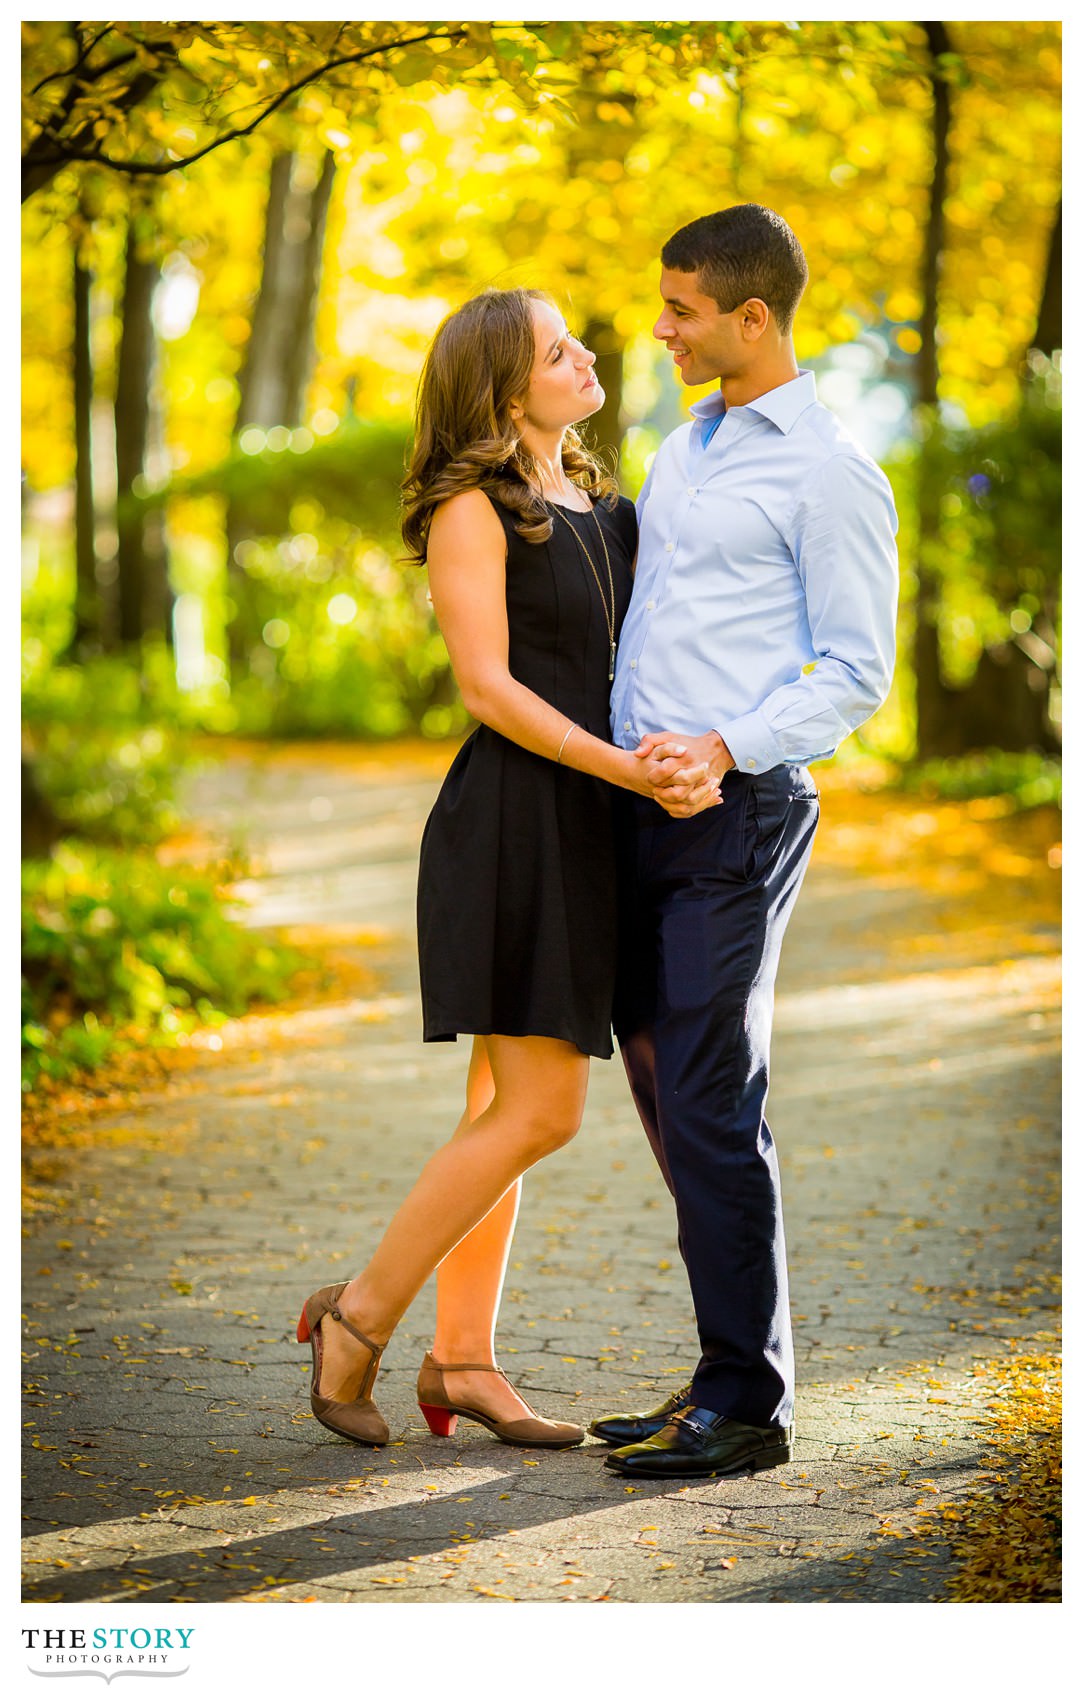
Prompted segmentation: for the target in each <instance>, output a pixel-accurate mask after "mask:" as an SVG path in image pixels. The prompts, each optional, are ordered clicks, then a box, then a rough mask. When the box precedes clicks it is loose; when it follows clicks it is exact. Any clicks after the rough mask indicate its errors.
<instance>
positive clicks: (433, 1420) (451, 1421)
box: [418, 1400, 459, 1438]
mask: <svg viewBox="0 0 1083 1700" xmlns="http://www.w3.org/2000/svg"><path fill="white" fill-rule="evenodd" d="M418 1404H419V1408H420V1410H421V1415H422V1416H423V1417H424V1419H425V1421H426V1422H427V1423H428V1425H429V1433H430V1434H438V1435H442V1436H444V1437H445V1438H446V1437H447V1436H449V1435H452V1434H454V1433H455V1425H456V1423H457V1422H458V1420H459V1413H458V1412H457V1411H448V1410H446V1409H445V1408H444V1406H443V1405H422V1404H421V1403H420V1400H419V1401H418Z"/></svg>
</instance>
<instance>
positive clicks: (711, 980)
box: [614, 766, 819, 1426]
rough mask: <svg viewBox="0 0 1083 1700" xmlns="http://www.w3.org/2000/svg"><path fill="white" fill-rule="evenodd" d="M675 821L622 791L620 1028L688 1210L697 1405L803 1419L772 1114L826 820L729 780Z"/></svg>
mask: <svg viewBox="0 0 1083 1700" xmlns="http://www.w3.org/2000/svg"><path fill="white" fill-rule="evenodd" d="M722 799H723V801H722V806H721V808H714V809H705V810H704V811H703V812H702V813H701V814H698V815H695V816H693V817H692V818H691V819H690V820H674V819H672V818H671V817H670V816H669V815H667V814H666V813H665V812H664V810H663V809H661V808H660V807H659V806H658V804H657V803H654V802H651V801H650V800H649V799H647V798H643V797H636V796H631V795H627V794H622V797H621V813H620V816H619V830H618V846H619V852H618V866H619V870H620V916H621V920H620V963H619V971H618V980H617V994H616V1005H615V1010H614V1027H615V1029H616V1034H617V1038H618V1040H619V1042H620V1047H621V1054H622V1056H623V1058H624V1065H625V1068H626V1070H627V1073H628V1080H629V1083H630V1085H631V1088H632V1095H633V1098H634V1099H635V1104H636V1108H637V1109H638V1111H639V1115H640V1118H641V1120H642V1122H643V1126H644V1128H645V1130H646V1133H647V1138H648V1139H649V1140H650V1143H651V1146H652V1148H653V1151H654V1154H655V1157H656V1158H657V1160H658V1164H659V1167H660V1168H661V1171H662V1174H663V1176H664V1178H665V1181H666V1184H667V1186H668V1187H669V1190H670V1192H671V1193H672V1194H673V1197H674V1200H675V1202H676V1207H677V1230H678V1245H679V1247H680V1252H681V1256H682V1258H683V1259H684V1263H685V1267H686V1269H687V1271H688V1281H689V1285H690V1287H691V1290H692V1302H693V1305H694V1308H695V1315H696V1324H697V1328H698V1331H699V1341H700V1351H701V1353H702V1356H701V1358H700V1361H699V1364H698V1365H697V1368H696V1372H695V1376H694V1378H693V1382H692V1403H693V1404H695V1405H704V1406H706V1407H707V1409H708V1410H712V1411H718V1412H721V1413H722V1414H723V1415H725V1416H728V1417H733V1418H736V1419H737V1420H738V1421H740V1422H746V1423H755V1424H759V1425H762V1426H767V1425H771V1424H778V1425H785V1424H788V1423H790V1422H791V1421H792V1420H793V1383H794V1370H793V1338H792V1334H791V1329H790V1311H789V1291H788V1286H787V1279H786V1247H785V1240H784V1237H783V1228H782V1194H781V1188H780V1185H779V1172H778V1159H777V1156H776V1153H775V1147H774V1142H773V1141H772V1138H771V1130H770V1128H769V1127H768V1125H767V1120H766V1117H765V1113H764V1112H765V1106H766V1100H767V1086H768V1074H769V1052H770V1042H771V1020H772V1015H773V1011H774V987H775V974H776V971H777V968H778V959H779V952H780V949H781V946H782V937H783V933H784V932H785V929H786V923H787V921H788V920H789V917H790V914H791V912H792V910H793V906H794V902H795V900H796V898H797V893H798V891H799V890H800V886H801V881H802V879H803V877H804V874H805V869H806V867H807V865H808V860H809V855H810V853H811V850H812V841H813V837H814V836H815V832H816V823H817V821H818V819H819V802H818V800H817V793H816V788H815V785H814V784H813V781H812V778H811V776H810V774H809V772H808V769H807V768H804V767H789V766H781V767H777V768H772V769H770V770H769V771H768V772H766V773H763V774H758V775H756V776H752V775H749V774H746V773H740V772H738V771H737V770H736V769H731V770H730V772H729V773H727V774H726V776H725V778H724V779H723V781H722Z"/></svg>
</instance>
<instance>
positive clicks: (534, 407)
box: [516, 301, 605, 433]
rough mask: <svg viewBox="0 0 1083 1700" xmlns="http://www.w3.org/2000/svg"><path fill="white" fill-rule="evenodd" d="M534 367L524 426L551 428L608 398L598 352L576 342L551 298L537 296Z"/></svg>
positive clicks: (575, 420)
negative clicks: (596, 372) (597, 372)
mask: <svg viewBox="0 0 1083 1700" xmlns="http://www.w3.org/2000/svg"><path fill="white" fill-rule="evenodd" d="M531 308H532V310H533V314H534V369H533V371H532V372H531V374H530V384H529V386H528V388H527V392H526V395H525V396H524V397H523V398H522V400H521V402H520V404H519V405H520V407H521V409H522V412H521V413H520V414H517V416H516V417H517V422H518V423H519V425H520V427H522V426H524V425H526V426H529V427H532V428H533V429H534V430H535V431H540V432H545V433H551V432H554V431H562V430H564V429H565V427H567V426H568V425H575V424H577V423H578V422H579V420H580V419H589V417H590V415H591V414H592V413H597V411H598V409H599V408H600V407H601V405H602V403H603V402H604V401H605V391H604V390H603V388H602V386H601V384H600V383H599V382H598V380H597V378H596V377H595V376H594V371H593V367H594V355H593V354H591V352H590V350H589V349H586V348H584V347H583V344H582V343H581V342H577V341H576V339H575V337H573V336H572V335H571V334H570V332H569V330H568V327H567V325H566V324H565V323H564V319H563V316H562V315H561V314H560V313H558V312H557V310H556V308H555V307H551V306H550V305H549V303H548V302H547V301H533V302H531Z"/></svg>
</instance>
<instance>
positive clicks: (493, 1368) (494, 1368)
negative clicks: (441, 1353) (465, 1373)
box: [429, 1352, 504, 1375]
mask: <svg viewBox="0 0 1083 1700" xmlns="http://www.w3.org/2000/svg"><path fill="white" fill-rule="evenodd" d="M429 1362H430V1363H431V1364H432V1367H433V1369H484V1370H488V1371H489V1373H490V1374H491V1375H503V1373H504V1371H503V1370H502V1369H501V1368H500V1366H499V1364H442V1363H438V1362H437V1360H436V1359H435V1358H434V1357H433V1355H432V1353H431V1352H430V1353H429Z"/></svg>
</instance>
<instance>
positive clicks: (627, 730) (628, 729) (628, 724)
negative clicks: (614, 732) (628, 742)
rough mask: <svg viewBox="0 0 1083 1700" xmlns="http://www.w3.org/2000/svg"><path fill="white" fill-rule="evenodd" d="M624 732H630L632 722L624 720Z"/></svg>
mask: <svg viewBox="0 0 1083 1700" xmlns="http://www.w3.org/2000/svg"><path fill="white" fill-rule="evenodd" d="M624 730H625V731H626V732H630V731H631V730H632V722H631V721H630V720H626V721H625V722H624Z"/></svg>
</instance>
